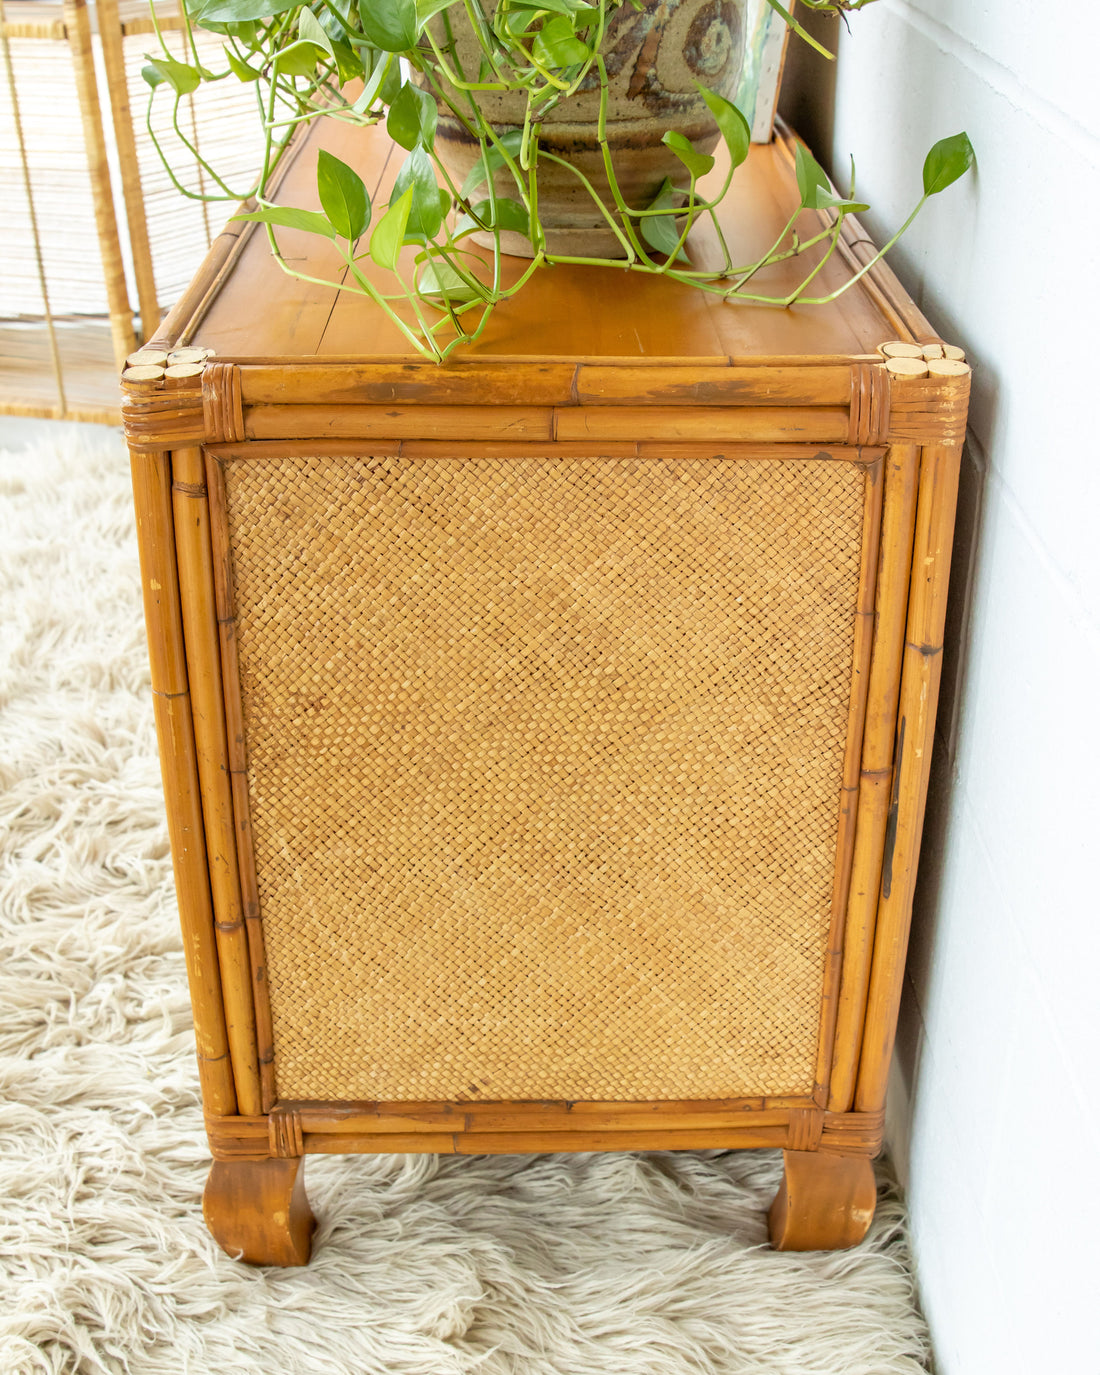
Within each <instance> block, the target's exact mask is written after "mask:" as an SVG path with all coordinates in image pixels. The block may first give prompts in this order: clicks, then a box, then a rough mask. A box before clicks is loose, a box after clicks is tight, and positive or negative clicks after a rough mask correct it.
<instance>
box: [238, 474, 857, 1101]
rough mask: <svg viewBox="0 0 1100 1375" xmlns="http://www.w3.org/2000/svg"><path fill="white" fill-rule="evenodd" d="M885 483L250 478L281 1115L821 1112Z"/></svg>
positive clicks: (246, 505)
mask: <svg viewBox="0 0 1100 1375" xmlns="http://www.w3.org/2000/svg"><path fill="white" fill-rule="evenodd" d="M864 481H865V474H864V471H863V469H862V468H861V467H859V466H858V465H856V464H849V463H844V462H836V461H830V460H816V459H806V460H782V461H778V460H777V461H754V460H746V459H736V458H711V457H705V458H704V457H700V458H698V459H694V458H677V459H674V460H673V459H670V460H664V461H662V460H656V459H652V458H646V459H626V458H620V459H613V458H601V457H599V456H593V457H592V458H590V459H572V458H570V459H563V458H553V457H531V458H507V459H500V460H491V459H465V460H462V459H457V458H455V459H443V458H438V459H437V458H398V457H392V456H387V455H385V454H378V455H376V456H372V457H358V458H310V457H304V458H250V457H241V458H230V459H227V460H226V461H225V491H226V502H227V507H228V523H229V531H230V543H231V548H232V564H233V578H234V593H235V601H236V614H237V621H238V625H237V640H238V648H239V656H240V686H241V694H242V703H243V716H244V723H245V733H246V738H247V743H248V779H249V793H250V802H251V815H252V826H253V831H254V840H255V851H256V862H257V873H258V881H259V893H260V903H261V912H262V919H263V926H264V935H265V941H266V948H267V957H268V966H269V979H270V988H271V1005H272V1014H273V1022H274V1033H275V1070H276V1079H277V1087H278V1092H279V1095H280V1097H281V1098H284V1099H331V1100H355V1099H359V1100H374V1099H384V1100H405V1101H409V1100H413V1101H417V1100H419V1101H423V1100H434V1099H447V1100H461V1099H470V1098H483V1099H491V1100H498V1099H539V1098H547V1099H597V1100H625V1099H641V1100H659V1099H666V1098H667V1099H691V1098H700V1099H703V1098H726V1097H732V1096H736V1095H742V1094H745V1095H759V1094H776V1095H778V1094H799V1093H809V1092H810V1091H811V1090H812V1088H813V1085H814V1066H815V1056H816V1051H817V1044H818V1035H819V1026H820V1018H821V989H822V972H823V965H824V960H825V950H826V943H827V936H828V929H829V922H830V893H831V889H832V884H833V869H834V859H835V847H836V834H837V828H836V817H837V811H838V805H839V793H840V785H841V772H842V764H843V757H844V746H845V731H846V725H847V719H848V706H849V691H850V674H851V662H852V644H853V624H854V616H855V609H856V605H857V593H858V583H859V568H860V552H861V538H862V516H863V497H864ZM807 818H809V820H807Z"/></svg>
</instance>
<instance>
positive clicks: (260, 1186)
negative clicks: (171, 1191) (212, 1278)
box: [202, 1156, 315, 1265]
mask: <svg viewBox="0 0 1100 1375" xmlns="http://www.w3.org/2000/svg"><path fill="white" fill-rule="evenodd" d="M304 1163H305V1162H304V1160H303V1158H302V1157H301V1156H298V1157H296V1158H294V1159H290V1160H215V1161H214V1163H213V1165H212V1166H211V1167H210V1174H209V1176H208V1178H207V1181H206V1189H205V1191H204V1193H203V1196H202V1215H203V1217H204V1218H205V1219H206V1225H207V1227H209V1229H210V1233H211V1235H212V1236H213V1238H214V1240H215V1241H216V1242H217V1243H218V1245H219V1246H220V1247H221V1248H222V1250H223V1251H225V1252H227V1253H228V1254H229V1255H231V1256H232V1257H233V1258H234V1260H244V1261H247V1262H248V1263H249V1264H250V1265H305V1264H306V1263H307V1262H308V1260H309V1253H310V1245H311V1238H312V1236H313V1228H314V1225H315V1223H314V1217H313V1211H312V1209H311V1208H310V1206H309V1199H308V1198H306V1186H305V1171H304V1170H303V1168H302V1166H303V1165H304Z"/></svg>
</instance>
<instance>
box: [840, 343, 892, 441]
mask: <svg viewBox="0 0 1100 1375" xmlns="http://www.w3.org/2000/svg"><path fill="white" fill-rule="evenodd" d="M889 432H890V379H889V377H888V376H887V375H886V369H885V368H884V367H883V366H882V364H881V363H855V364H853V365H852V413H851V420H850V422H849V429H848V443H849V444H850V445H853V446H855V445H874V444H882V443H884V442H885V440H886V436H887V434H889Z"/></svg>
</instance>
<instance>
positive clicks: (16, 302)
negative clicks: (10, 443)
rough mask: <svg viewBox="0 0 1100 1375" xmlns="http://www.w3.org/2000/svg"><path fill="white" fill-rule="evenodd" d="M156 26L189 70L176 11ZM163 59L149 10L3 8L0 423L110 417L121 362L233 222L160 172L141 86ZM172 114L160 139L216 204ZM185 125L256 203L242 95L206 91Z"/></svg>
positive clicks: (178, 167)
mask: <svg viewBox="0 0 1100 1375" xmlns="http://www.w3.org/2000/svg"><path fill="white" fill-rule="evenodd" d="M158 15H159V22H160V24H161V27H162V30H163V32H164V33H165V37H166V41H167V42H168V43H169V46H170V47H172V48H173V50H174V51H175V52H176V55H177V56H178V57H179V58H181V59H183V60H191V58H190V55H189V52H188V50H187V40H186V35H185V34H184V32H183V30H182V27H181V23H182V21H181V18H180V13H179V9H178V6H177V5H176V4H174V3H172V0H161V3H159V4H158ZM196 43H197V48H198V52H199V56H200V59H201V60H202V62H203V63H204V64H205V65H208V66H210V67H212V68H217V67H219V66H220V65H222V64H223V61H224V58H223V54H222V51H221V47H222V44H221V40H220V39H219V38H218V37H217V36H216V35H212V34H198V35H196ZM156 46H157V45H156V39H155V37H154V35H153V34H152V21H151V18H150V15H149V7H148V5H147V3H145V0H122V3H121V4H118V3H115V0H99V4H98V5H96V6H94V7H93V6H91V5H89V4H88V3H87V2H86V0H78V3H69V4H67V5H63V4H61V3H51V2H50V0H44V3H30V0H0V47H2V49H3V51H2V53H0V236H2V238H3V243H4V252H3V254H0V412H3V411H14V412H15V413H16V414H43V415H58V416H70V415H71V416H73V417H74V418H81V419H100V420H110V419H115V418H117V410H118V402H117V393H118V372H119V369H120V368H121V366H122V363H123V360H124V359H125V357H126V355H127V354H128V353H129V352H130V351H131V350H132V349H133V348H134V347H135V345H136V343H137V342H138V341H139V340H140V339H141V338H143V337H146V336H148V335H149V334H151V333H152V332H154V331H155V329H156V327H157V324H158V321H159V312H160V310H161V309H162V308H165V307H167V306H169V305H171V304H172V302H173V301H174V300H175V299H176V297H177V296H178V295H179V294H180V293H181V292H182V291H183V289H184V288H185V287H186V285H187V284H188V282H189V281H190V279H191V277H192V275H193V273H194V272H195V270H196V269H197V267H198V265H199V263H200V262H201V261H202V258H203V257H204V255H205V253H206V251H207V249H208V247H209V245H210V242H211V240H212V238H213V236H214V234H216V233H217V232H218V230H219V229H220V227H221V224H222V222H223V221H224V219H225V217H226V215H227V214H228V213H230V211H231V210H232V209H233V208H234V204H235V201H234V197H232V196H227V197H226V199H225V202H224V203H223V204H220V205H214V206H213V207H210V206H207V205H205V204H203V203H202V202H200V201H197V200H194V199H187V198H185V197H184V196H182V195H180V193H179V191H178V190H177V189H176V188H175V187H174V186H173V184H172V181H171V178H170V177H169V174H168V172H167V171H166V170H165V168H164V166H163V165H162V163H161V159H160V157H159V155H158V154H157V152H156V149H155V147H154V144H153V140H152V137H151V136H150V134H149V132H148V131H147V129H146V122H145V115H146V105H147V100H148V95H149V90H148V87H147V86H146V84H145V82H144V81H143V80H142V77H141V68H142V66H143V65H144V62H145V54H146V53H147V52H150V51H154V50H155V49H156ZM112 73H116V74H117V76H120V77H121V81H119V80H118V79H117V76H116V81H115V84H114V85H112V80H111V74H112ZM120 86H121V89H119V87H120ZM171 108H172V102H171V100H170V99H167V98H162V99H160V100H158V101H157V102H155V104H154V115H153V128H154V130H155V131H156V134H157V136H158V138H160V140H161V141H162V143H163V144H164V145H165V147H166V148H167V150H168V151H169V153H170V155H171V156H172V160H173V169H174V171H175V172H176V175H177V177H178V179H179V181H180V183H181V185H183V186H184V187H186V188H188V189H189V190H193V191H211V190H214V189H215V188H214V187H213V186H212V184H211V182H210V179H209V177H208V176H207V175H206V174H204V173H201V172H200V171H199V169H198V168H197V166H196V165H195V164H194V162H193V160H192V159H191V158H190V156H189V154H188V153H187V151H186V149H184V148H183V147H182V146H181V145H180V144H179V143H178V141H176V139H175V136H174V134H173V133H172V130H171ZM180 125H181V129H182V131H183V133H184V135H185V136H186V137H187V138H188V139H189V140H190V141H191V142H192V143H193V144H194V145H195V146H196V147H197V148H198V149H199V150H200V151H201V152H202V154H203V155H204V156H205V157H206V158H208V160H209V161H210V162H211V163H212V164H213V166H214V167H215V168H216V169H217V170H218V172H219V174H220V175H221V176H223V178H224V179H225V180H226V181H227V182H228V184H229V186H230V187H231V188H232V189H233V190H234V191H235V192H237V193H239V195H240V196H242V197H243V196H244V195H245V194H247V193H248V192H249V191H250V190H251V187H252V179H253V177H254V176H255V172H256V169H257V168H258V166H259V164H260V161H261V156H262V140H261V138H260V136H259V131H258V130H257V128H256V120H255V93H254V92H253V91H252V90H251V89H250V88H249V87H247V86H244V85H242V84H241V83H239V82H237V81H224V82H219V83H215V84H213V85H211V86H204V87H202V88H200V89H199V90H198V91H197V92H195V94H194V95H193V96H189V97H187V98H186V100H185V101H184V102H183V103H182V105H181V111H180Z"/></svg>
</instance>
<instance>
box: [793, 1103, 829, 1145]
mask: <svg viewBox="0 0 1100 1375" xmlns="http://www.w3.org/2000/svg"><path fill="white" fill-rule="evenodd" d="M824 1125H825V1111H824V1109H823V1108H792V1109H791V1117H790V1121H789V1123H788V1124H787V1149H788V1150H790V1151H816V1150H817V1148H818V1145H819V1144H820V1142H821V1131H822V1128H823V1127H824Z"/></svg>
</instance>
